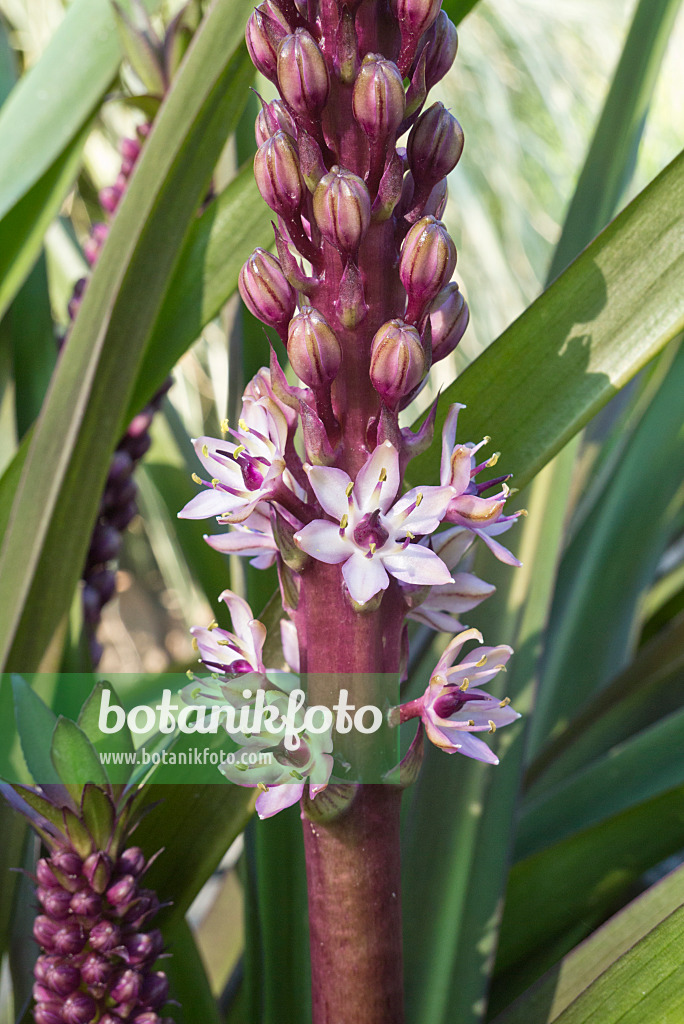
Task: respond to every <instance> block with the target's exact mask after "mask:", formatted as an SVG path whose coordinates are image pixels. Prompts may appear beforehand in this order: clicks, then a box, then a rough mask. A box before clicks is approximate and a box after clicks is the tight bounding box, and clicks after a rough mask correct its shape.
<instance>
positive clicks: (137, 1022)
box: [131, 1010, 162, 1024]
mask: <svg viewBox="0 0 684 1024" xmlns="http://www.w3.org/2000/svg"><path fill="white" fill-rule="evenodd" d="M131 1024H162V1019H161V1017H159V1016H157V1014H156V1013H152V1012H151V1011H150V1010H145V1012H144V1013H136V1015H135V1017H134V1018H133V1020H132V1021H131Z"/></svg>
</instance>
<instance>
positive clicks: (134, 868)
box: [116, 846, 147, 878]
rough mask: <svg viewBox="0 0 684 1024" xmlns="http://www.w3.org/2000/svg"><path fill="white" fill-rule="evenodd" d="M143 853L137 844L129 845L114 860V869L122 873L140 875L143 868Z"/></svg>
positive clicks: (144, 861) (144, 862)
mask: <svg viewBox="0 0 684 1024" xmlns="http://www.w3.org/2000/svg"><path fill="white" fill-rule="evenodd" d="M146 863H147V862H146V860H145V854H144V853H143V852H142V850H141V849H140V847H139V846H129V847H128V849H127V850H124V851H123V853H122V854H121V856H120V857H119V859H118V860H117V862H116V870H117V871H118V873H119V874H122V875H134V876H135V877H136V878H137V877H138V875H142V873H143V871H144V870H145V864H146Z"/></svg>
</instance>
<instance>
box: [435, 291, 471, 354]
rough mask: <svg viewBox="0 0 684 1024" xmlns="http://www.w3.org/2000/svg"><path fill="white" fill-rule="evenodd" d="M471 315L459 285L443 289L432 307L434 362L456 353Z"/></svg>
mask: <svg viewBox="0 0 684 1024" xmlns="http://www.w3.org/2000/svg"><path fill="white" fill-rule="evenodd" d="M469 318H470V313H469V311H468V305H467V303H466V301H465V299H464V298H463V296H462V294H461V292H460V291H459V287H458V285H457V284H448V285H447V286H446V288H443V289H442V291H441V292H440V293H439V295H438V296H437V298H436V299H435V300H434V302H433V303H432V305H431V306H430V326H431V328H432V361H433V363H434V362H437V360H438V359H444V357H445V356H448V355H449V354H450V353H451V352H453V351H454V349H455V348H456V346H457V345H458V343H459V341H460V340H461V338H462V337H463V335H464V333H465V329H466V327H467V326H468V320H469Z"/></svg>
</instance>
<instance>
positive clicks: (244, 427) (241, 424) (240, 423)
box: [238, 419, 249, 431]
mask: <svg viewBox="0 0 684 1024" xmlns="http://www.w3.org/2000/svg"><path fill="white" fill-rule="evenodd" d="M238 427H239V428H240V430H247V431H249V427H248V426H247V424H246V423H245V421H244V420H242V419H240V420H238Z"/></svg>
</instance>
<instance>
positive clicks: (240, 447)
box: [233, 444, 247, 459]
mask: <svg viewBox="0 0 684 1024" xmlns="http://www.w3.org/2000/svg"><path fill="white" fill-rule="evenodd" d="M246 451H247V449H246V448H245V446H244V444H239V445H238V446H237V448H236V449H235V451H234V452H233V458H234V459H237V458H238V456H239V455H242V453H243V452H246Z"/></svg>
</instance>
